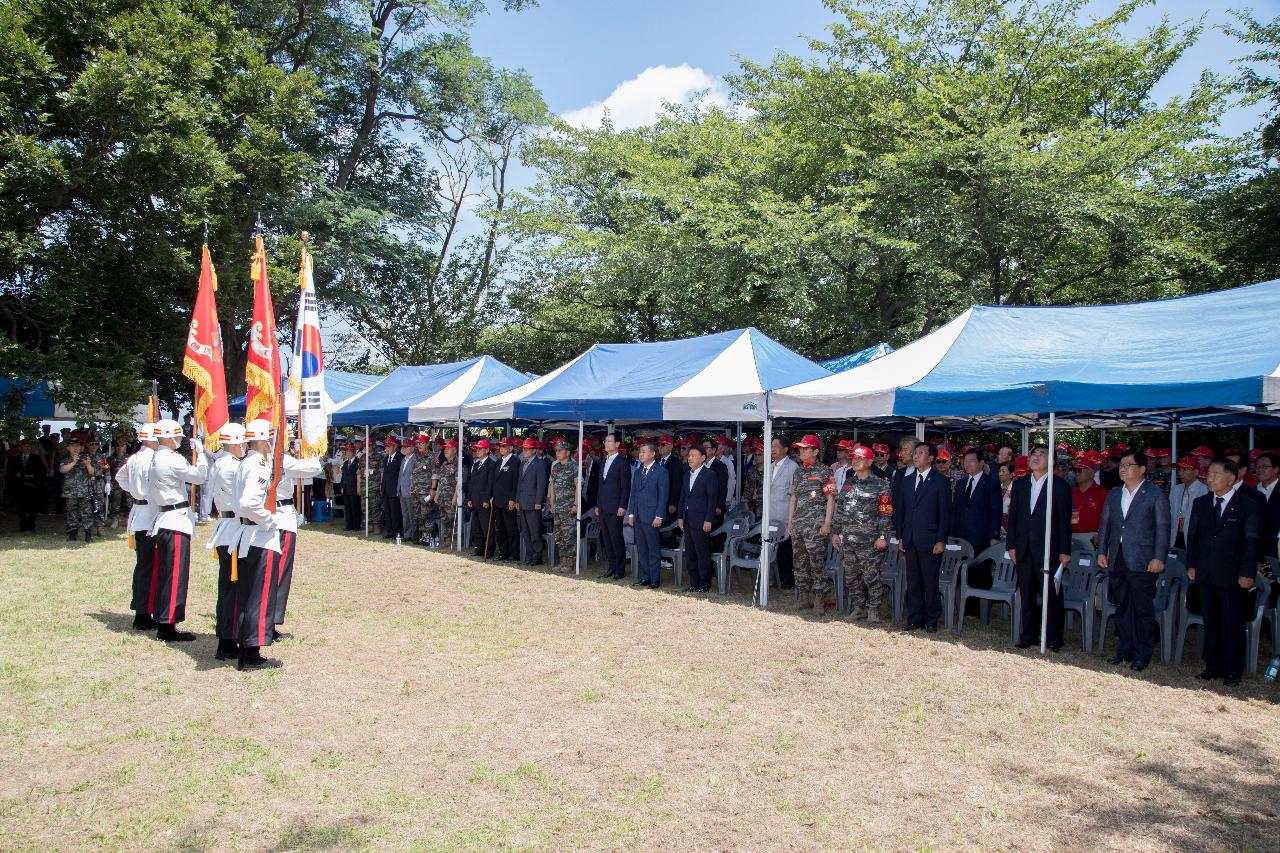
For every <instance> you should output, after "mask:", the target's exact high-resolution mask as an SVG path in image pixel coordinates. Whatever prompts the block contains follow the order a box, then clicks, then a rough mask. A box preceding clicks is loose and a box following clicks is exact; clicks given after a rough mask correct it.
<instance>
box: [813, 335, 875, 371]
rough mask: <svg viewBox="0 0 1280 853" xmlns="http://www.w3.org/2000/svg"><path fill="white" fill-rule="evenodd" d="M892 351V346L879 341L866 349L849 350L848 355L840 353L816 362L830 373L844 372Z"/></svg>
mask: <svg viewBox="0 0 1280 853" xmlns="http://www.w3.org/2000/svg"><path fill="white" fill-rule="evenodd" d="M891 352H893V347H891V346H889V345H888V344H886V343H884V342H881V343H878V344H872V345H871V346H869V347H867V348H866V349H860V350H858V351H857V352H851V353H849V354H848V355H842V356H840V357H839V358H833V359H830V360H828V361H820V362H818V363H819V364H821V365H822V366H823V367H825V368H826V369H827V370H830V371H831V372H832V373H844V372H845V371H846V370H851V369H852V368H855V367H861V366H862V365H864V364H866V363H867V362H869V361H875V360H876V359H877V358H880V357H881V356H884V355H888V354H889V353H891Z"/></svg>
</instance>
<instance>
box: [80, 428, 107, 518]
mask: <svg viewBox="0 0 1280 853" xmlns="http://www.w3.org/2000/svg"><path fill="white" fill-rule="evenodd" d="M84 453H85V455H86V456H88V457H89V458H90V459H91V460H92V462H93V483H92V489H91V490H90V494H89V497H90V503H91V504H92V507H93V535H94V536H101V535H102V530H103V528H105V527H106V526H107V494H108V489H107V483H108V481H109V478H110V475H111V460H110V459H109V458H108V457H107V454H105V453H103V452H102V451H101V449H100V446H99V444H98V438H97V436H95V435H89V436H87V437H86V438H85V440H84Z"/></svg>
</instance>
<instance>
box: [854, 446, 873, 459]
mask: <svg viewBox="0 0 1280 853" xmlns="http://www.w3.org/2000/svg"><path fill="white" fill-rule="evenodd" d="M849 452H850V454H851V455H852V456H853V457H854V458H855V459H875V458H876V454H875V451H874V450H872V449H871V448H870V447H867V446H866V445H863V444H858V445H855V446H854V448H853V450H851V451H849Z"/></svg>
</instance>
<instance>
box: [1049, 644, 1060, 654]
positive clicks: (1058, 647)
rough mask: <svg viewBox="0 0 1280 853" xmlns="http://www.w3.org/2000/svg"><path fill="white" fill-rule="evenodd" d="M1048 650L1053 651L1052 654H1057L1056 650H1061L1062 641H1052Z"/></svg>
mask: <svg viewBox="0 0 1280 853" xmlns="http://www.w3.org/2000/svg"><path fill="white" fill-rule="evenodd" d="M1049 651H1051V652H1053V653H1054V654H1057V653H1058V652H1060V651H1062V643H1054V644H1053V645H1052V646H1050V647H1049Z"/></svg>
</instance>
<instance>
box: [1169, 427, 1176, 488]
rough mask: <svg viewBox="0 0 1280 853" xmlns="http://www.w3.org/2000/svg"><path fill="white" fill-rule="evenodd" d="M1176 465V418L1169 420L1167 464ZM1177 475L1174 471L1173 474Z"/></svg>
mask: <svg viewBox="0 0 1280 853" xmlns="http://www.w3.org/2000/svg"><path fill="white" fill-rule="evenodd" d="M1177 463H1178V416H1177V415H1174V416H1173V417H1172V418H1170V419H1169V464H1171V465H1176V464H1177ZM1174 473H1175V474H1176V473H1177V472H1176V471H1175V472H1174Z"/></svg>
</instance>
